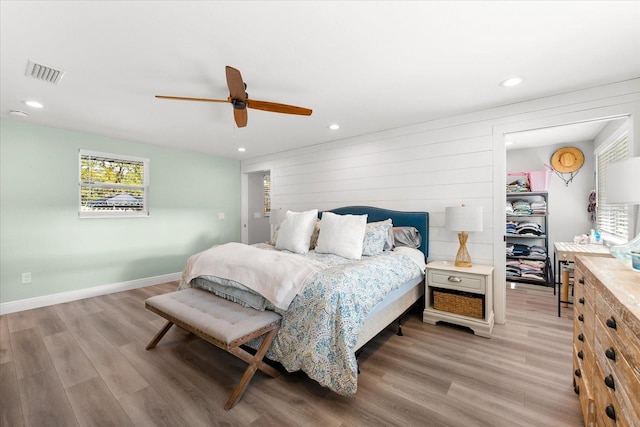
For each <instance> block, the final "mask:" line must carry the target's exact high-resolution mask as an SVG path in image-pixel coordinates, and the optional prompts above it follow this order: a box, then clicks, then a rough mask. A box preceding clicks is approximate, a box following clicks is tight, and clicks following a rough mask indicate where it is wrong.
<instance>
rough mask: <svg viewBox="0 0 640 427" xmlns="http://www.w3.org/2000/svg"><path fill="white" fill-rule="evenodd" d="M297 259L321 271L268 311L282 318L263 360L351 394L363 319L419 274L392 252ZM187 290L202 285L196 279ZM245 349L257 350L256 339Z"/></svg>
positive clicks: (354, 387) (314, 255)
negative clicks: (358, 258)
mask: <svg viewBox="0 0 640 427" xmlns="http://www.w3.org/2000/svg"><path fill="white" fill-rule="evenodd" d="M255 246H257V247H260V248H262V249H265V250H274V248H273V246H270V245H267V244H258V245H255ZM301 256H305V257H310V258H312V259H314V260H316V261H320V262H321V263H323V264H325V265H326V268H324V269H323V270H321V271H319V272H317V273H315V274H313V275H312V276H311V277H310V278H309V279H308V280H307V283H306V284H305V287H304V290H303V291H302V293H300V294H298V295H297V296H296V297H295V298H294V299H293V301H292V302H291V305H289V308H288V309H287V310H286V311H283V310H280V309H276V308H275V307H273V306H271V307H268V308H270V309H273V310H275V311H276V312H277V313H279V314H280V315H282V326H281V328H280V331H279V332H278V335H277V336H276V338H275V340H274V341H273V344H272V345H271V347H270V349H269V351H268V352H267V355H266V356H267V357H268V358H269V359H271V360H274V361H277V362H280V363H281V364H282V365H283V366H284V367H285V369H287V370H288V371H289V372H294V371H298V370H302V371H304V372H305V373H306V374H307V375H308V376H309V377H310V378H312V379H314V380H316V381H317V382H318V383H320V384H321V385H322V386H325V387H327V388H329V389H331V390H333V391H334V392H336V393H339V394H341V395H352V394H354V393H355V392H356V390H357V384H358V366H357V361H356V358H355V346H356V344H357V343H358V336H359V334H360V331H361V329H362V325H363V323H364V320H365V319H366V318H367V315H368V314H369V312H370V311H371V309H372V308H373V307H374V306H375V305H376V304H377V303H379V302H380V301H382V300H383V299H384V297H385V296H386V295H387V294H388V293H389V292H391V291H393V290H394V289H396V288H398V287H399V286H400V285H402V284H403V283H405V282H407V281H409V280H411V279H413V278H415V277H419V276H421V275H422V272H421V271H420V268H419V267H418V266H417V264H416V263H415V262H414V261H412V260H411V258H410V257H408V256H406V255H403V254H399V253H394V252H383V253H382V254H381V255H376V256H365V257H362V260H361V261H354V260H348V259H345V258H342V257H340V256H337V255H332V254H320V253H316V252H315V251H311V252H309V253H308V254H303V255H301ZM199 283H200V284H199ZM193 286H196V287H204V286H202V285H201V281H194V283H193ZM249 345H250V346H252V347H255V348H257V346H258V345H259V339H258V340H255V341H254V342H252V343H249Z"/></svg>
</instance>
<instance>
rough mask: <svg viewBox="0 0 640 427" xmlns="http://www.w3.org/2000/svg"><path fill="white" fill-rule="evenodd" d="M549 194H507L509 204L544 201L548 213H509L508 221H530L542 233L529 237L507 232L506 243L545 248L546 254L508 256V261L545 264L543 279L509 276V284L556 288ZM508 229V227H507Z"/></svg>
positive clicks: (507, 215) (507, 277)
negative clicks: (550, 230)
mask: <svg viewBox="0 0 640 427" xmlns="http://www.w3.org/2000/svg"><path fill="white" fill-rule="evenodd" d="M548 199H549V197H548V193H547V192H534V191H531V192H513V193H509V192H508V193H507V202H509V203H513V202H514V201H516V200H526V201H528V202H534V201H540V200H543V201H544V202H545V204H546V212H545V213H544V214H510V213H507V214H506V217H507V221H518V222H522V221H530V222H535V223H538V224H540V226H541V229H542V233H543V234H541V235H539V236H536V235H528V234H515V233H506V232H505V241H506V242H507V243H509V242H510V243H514V244H516V243H520V244H524V245H527V246H532V245H537V246H541V247H544V250H545V254H544V256H521V255H513V256H512V255H507V261H509V260H534V261H542V262H544V267H543V279H542V280H539V279H536V278H532V277H518V276H511V275H507V276H506V279H507V281H509V282H524V283H532V284H536V285H545V286H554V281H553V272H552V268H551V261H550V258H549V234H548V230H549V225H548V215H549V203H548ZM505 228H506V227H505Z"/></svg>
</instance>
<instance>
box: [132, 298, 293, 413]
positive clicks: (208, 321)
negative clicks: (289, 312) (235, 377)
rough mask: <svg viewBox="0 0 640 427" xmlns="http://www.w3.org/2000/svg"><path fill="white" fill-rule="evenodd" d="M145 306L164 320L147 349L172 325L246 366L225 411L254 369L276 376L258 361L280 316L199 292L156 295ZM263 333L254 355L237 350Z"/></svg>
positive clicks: (230, 405)
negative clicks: (234, 357)
mask: <svg viewBox="0 0 640 427" xmlns="http://www.w3.org/2000/svg"><path fill="white" fill-rule="evenodd" d="M145 307H146V308H147V309H148V310H151V311H153V312H154V313H156V314H158V315H160V316H162V317H164V318H165V319H167V320H168V322H167V324H166V325H165V326H164V327H163V328H162V329H160V331H159V332H158V333H157V334H156V336H155V337H153V339H152V340H151V342H150V343H149V344H148V345H147V350H150V349H152V348H154V347H155V346H156V345H157V344H158V342H160V340H161V339H162V337H163V336H164V335H165V334H166V333H167V331H169V329H170V328H171V326H173V325H174V324H175V325H178V326H179V327H181V328H183V329H185V330H187V331H189V332H191V333H193V334H195V335H197V336H198V337H200V338H202V339H204V340H205V341H208V342H210V343H211V344H214V345H216V346H218V347H220V348H221V349H223V350H225V351H228V352H229V353H231V354H233V355H234V356H236V357H238V358H240V359H242V360H244V361H245V362H247V363H248V364H249V366H248V367H247V369H246V370H245V371H244V374H243V375H242V378H241V379H240V382H239V383H238V385H236V387H235V389H234V390H233V392H232V393H231V396H230V397H229V400H228V401H227V403H226V405H225V407H224V409H226V410H229V409H231V408H232V407H233V406H234V405H235V404H236V403H237V402H238V401H239V400H240V398H241V397H242V394H243V393H244V391H245V390H246V388H247V386H248V385H249V381H251V378H253V374H255V372H256V370H257V369H260V370H261V371H262V372H264V373H266V374H267V375H270V376H272V377H276V376H278V375H279V374H280V373H279V372H278V371H277V370H276V369H274V368H273V367H271V366H269V365H267V364H266V363H264V362H263V361H262V358H263V357H264V355H265V353H266V352H267V350H268V349H269V346H271V342H272V341H273V339H274V338H275V336H276V333H277V332H278V329H279V328H280V320H281V317H280V315H279V314H277V313H274V312H273V311H258V310H254V309H252V308H246V307H243V306H241V305H239V304H236V303H234V302H231V301H227V300H225V299H223V298H220V297H218V296H216V295H214V294H212V293H210V292H206V291H203V290H200V289H184V290H181V291H176V292H170V293H168V294H163V295H157V296H154V297H151V298H149V299H147V300H146V301H145ZM265 334H266V336H265V337H264V340H263V341H262V344H261V345H260V348H258V350H257V351H256V353H255V355H251V354H249V353H248V352H247V351H245V350H243V349H242V348H240V346H241V345H242V344H245V343H247V342H249V341H251V340H253V339H255V338H257V337H260V336H262V335H265Z"/></svg>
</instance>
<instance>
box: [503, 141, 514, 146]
mask: <svg viewBox="0 0 640 427" xmlns="http://www.w3.org/2000/svg"><path fill="white" fill-rule="evenodd" d="M504 145H513V141H505V142H504Z"/></svg>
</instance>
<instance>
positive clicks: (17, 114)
mask: <svg viewBox="0 0 640 427" xmlns="http://www.w3.org/2000/svg"><path fill="white" fill-rule="evenodd" d="M9 114H10V115H12V116H14V117H27V116H28V115H29V114H27V113H25V112H24V111H20V110H11V111H9Z"/></svg>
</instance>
